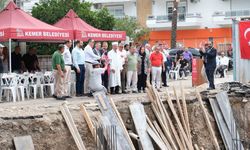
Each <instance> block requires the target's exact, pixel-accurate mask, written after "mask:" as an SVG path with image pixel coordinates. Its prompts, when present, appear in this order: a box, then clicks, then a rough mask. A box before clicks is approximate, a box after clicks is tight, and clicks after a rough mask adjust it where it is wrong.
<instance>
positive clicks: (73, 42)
mask: <svg viewBox="0 0 250 150" xmlns="http://www.w3.org/2000/svg"><path fill="white" fill-rule="evenodd" d="M72 44H73V49H74V47H75V40H73V41H72Z"/></svg>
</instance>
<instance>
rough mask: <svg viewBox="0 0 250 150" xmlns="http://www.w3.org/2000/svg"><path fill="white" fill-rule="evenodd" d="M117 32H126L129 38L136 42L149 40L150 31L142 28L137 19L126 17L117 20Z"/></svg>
mask: <svg viewBox="0 0 250 150" xmlns="http://www.w3.org/2000/svg"><path fill="white" fill-rule="evenodd" d="M114 29H115V30H120V31H125V32H126V34H127V36H129V37H130V38H132V39H133V40H134V41H141V40H143V39H144V40H147V39H148V34H149V30H148V29H147V28H144V27H142V26H141V25H140V24H139V23H138V22H137V21H136V19H134V18H132V17H128V16H126V17H124V18H121V19H116V21H115V27H114Z"/></svg>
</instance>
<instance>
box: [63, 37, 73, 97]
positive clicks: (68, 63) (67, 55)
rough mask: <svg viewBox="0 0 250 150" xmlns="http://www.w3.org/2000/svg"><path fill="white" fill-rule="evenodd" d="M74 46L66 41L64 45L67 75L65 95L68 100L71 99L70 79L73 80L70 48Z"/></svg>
mask: <svg viewBox="0 0 250 150" xmlns="http://www.w3.org/2000/svg"><path fill="white" fill-rule="evenodd" d="M71 46H72V41H71V40H69V41H66V42H65V45H64V52H63V53H62V55H63V59H64V63H65V74H64V81H63V82H64V95H66V98H71V97H70V84H71V82H70V79H71V66H72V57H71V53H70V51H69V49H70V47H71Z"/></svg>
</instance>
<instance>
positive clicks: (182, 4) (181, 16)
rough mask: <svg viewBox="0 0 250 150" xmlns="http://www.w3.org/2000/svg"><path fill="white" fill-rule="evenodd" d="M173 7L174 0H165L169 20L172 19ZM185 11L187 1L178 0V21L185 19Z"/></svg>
mask: <svg viewBox="0 0 250 150" xmlns="http://www.w3.org/2000/svg"><path fill="white" fill-rule="evenodd" d="M173 7H174V2H173V1H168V2H167V16H168V20H169V21H171V20H172V16H173ZM186 12H187V1H186V0H180V2H179V3H178V20H179V21H185V17H186Z"/></svg>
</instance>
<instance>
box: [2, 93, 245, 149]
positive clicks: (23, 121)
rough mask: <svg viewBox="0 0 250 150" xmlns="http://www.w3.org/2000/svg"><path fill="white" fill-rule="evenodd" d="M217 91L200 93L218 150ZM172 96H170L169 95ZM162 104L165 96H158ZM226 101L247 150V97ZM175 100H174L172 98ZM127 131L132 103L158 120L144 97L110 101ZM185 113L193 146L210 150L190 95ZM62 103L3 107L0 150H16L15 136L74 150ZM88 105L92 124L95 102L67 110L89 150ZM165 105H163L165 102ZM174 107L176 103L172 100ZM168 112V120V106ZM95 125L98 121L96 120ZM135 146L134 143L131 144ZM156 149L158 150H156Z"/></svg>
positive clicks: (40, 146) (43, 146)
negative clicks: (84, 108) (213, 104)
mask: <svg viewBox="0 0 250 150" xmlns="http://www.w3.org/2000/svg"><path fill="white" fill-rule="evenodd" d="M217 92H218V91H215V92H208V91H204V92H201V94H202V100H203V103H204V105H205V108H206V109H207V112H208V114H209V120H210V122H211V125H212V127H213V130H214V131H215V135H216V137H217V139H218V143H219V145H220V148H221V149H225V147H224V145H223V141H222V138H221V136H220V133H219V129H218V127H217V125H216V122H215V118H214V115H213V113H212V109H211V106H210V104H209V101H208V99H209V98H213V97H214V95H215V94H216V93H217ZM171 94H172V93H170V95H171ZM160 96H161V97H162V99H163V100H164V98H165V97H166V95H165V93H164V92H162V93H160ZM228 96H229V100H230V103H231V107H232V109H233V115H234V118H235V120H236V124H237V129H238V131H239V133H240V138H239V139H236V140H241V141H242V143H243V145H244V147H245V149H247V148H249V143H250V96H248V95H246V94H244V93H243V94H242V93H241V94H239V93H238V94H237V93H236V94H235V93H229V92H228ZM172 97H174V96H172ZM112 98H113V100H114V102H115V104H116V106H117V108H118V111H119V113H120V114H121V117H122V120H123V122H124V124H125V126H126V128H127V130H132V132H134V133H136V130H135V126H134V124H133V119H132V116H131V114H130V111H129V105H130V104H131V103H133V102H135V101H139V102H141V103H142V104H143V105H144V109H145V112H146V114H147V115H148V117H149V118H150V119H151V120H157V119H156V117H155V115H154V113H153V110H152V108H151V105H150V101H149V100H148V97H147V95H146V94H135V95H129V96H126V95H117V96H113V97H112ZM186 100H187V110H188V117H189V123H190V129H191V136H192V142H193V143H194V144H197V145H198V146H199V147H203V148H204V149H205V150H213V149H214V147H213V143H212V140H211V137H210V135H209V131H208V128H207V126H206V122H205V119H204V117H203V114H202V110H201V107H200V104H199V102H198V100H197V98H196V97H195V94H194V92H192V91H190V92H188V94H187V95H186ZM61 103H62V102H58V101H55V100H53V99H46V100H39V101H25V102H21V103H15V104H14V103H4V104H1V107H0V149H1V150H12V149H15V147H14V144H13V138H14V137H17V136H25V135H30V136H31V137H32V140H33V143H34V147H35V149H36V150H77V149H78V148H77V146H76V144H75V142H74V139H73V137H72V135H71V133H70V131H69V129H68V127H67V125H66V122H65V120H64V118H63V116H62V114H61V112H60V109H59V106H60V105H61ZM82 103H84V104H86V105H89V107H87V111H88V113H89V114H90V117H91V118H92V120H94V121H93V122H95V116H98V115H100V112H99V110H98V106H96V105H94V104H93V103H95V99H94V98H84V99H74V100H72V101H70V100H69V104H68V107H69V110H70V112H71V114H72V116H73V119H74V122H75V124H76V126H77V129H78V131H79V133H80V135H81V138H82V140H83V143H84V145H85V147H86V149H88V150H94V149H95V148H96V144H95V140H94V137H93V136H92V134H91V132H90V130H89V128H88V126H87V123H86V121H85V119H84V117H83V114H82V113H81V111H80V107H79V106H80V104H82ZM163 103H164V105H166V102H164V101H163ZM173 103H174V106H175V107H176V103H175V100H174V99H173ZM166 108H167V111H168V112H169V115H170V117H171V119H172V118H173V116H172V115H171V113H170V110H169V108H168V106H167V105H166ZM96 121H98V120H96ZM132 141H133V143H134V144H135V146H137V142H136V141H135V140H132ZM156 149H157V148H156Z"/></svg>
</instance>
